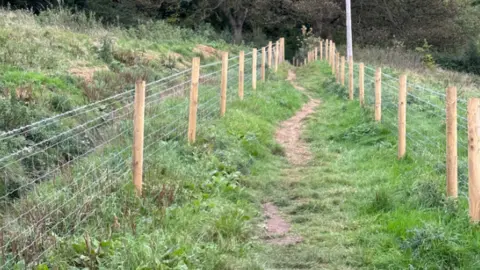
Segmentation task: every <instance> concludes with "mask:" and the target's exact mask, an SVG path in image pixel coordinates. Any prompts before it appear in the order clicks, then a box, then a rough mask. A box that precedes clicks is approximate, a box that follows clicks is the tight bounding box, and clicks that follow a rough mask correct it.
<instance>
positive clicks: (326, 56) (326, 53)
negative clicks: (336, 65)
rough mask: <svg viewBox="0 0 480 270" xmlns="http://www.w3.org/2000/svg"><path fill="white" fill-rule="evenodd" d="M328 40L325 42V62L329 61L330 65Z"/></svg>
mask: <svg viewBox="0 0 480 270" xmlns="http://www.w3.org/2000/svg"><path fill="white" fill-rule="evenodd" d="M328 42H329V41H328V39H327V40H325V60H326V61H327V63H329V64H330V59H329V58H328V57H329V51H328V45H329V44H328Z"/></svg>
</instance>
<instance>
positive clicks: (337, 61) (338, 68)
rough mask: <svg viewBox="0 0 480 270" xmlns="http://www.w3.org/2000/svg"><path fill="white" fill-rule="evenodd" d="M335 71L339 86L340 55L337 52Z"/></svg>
mask: <svg viewBox="0 0 480 270" xmlns="http://www.w3.org/2000/svg"><path fill="white" fill-rule="evenodd" d="M335 69H337V71H336V72H337V83H338V84H339V83H340V79H341V78H340V77H341V76H340V53H338V52H337V56H336V59H335Z"/></svg>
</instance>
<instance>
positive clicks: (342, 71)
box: [340, 56, 345, 86]
mask: <svg viewBox="0 0 480 270" xmlns="http://www.w3.org/2000/svg"><path fill="white" fill-rule="evenodd" d="M340 69H341V70H340V73H341V78H340V80H341V81H342V86H345V56H342V64H341V67H340Z"/></svg>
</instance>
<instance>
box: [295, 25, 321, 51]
mask: <svg viewBox="0 0 480 270" xmlns="http://www.w3.org/2000/svg"><path fill="white" fill-rule="evenodd" d="M301 33H302V34H301V35H299V36H298V37H297V47H298V48H299V49H298V51H297V53H296V55H295V57H296V58H299V59H304V58H306V57H307V54H308V52H309V51H311V50H312V49H313V48H315V46H317V45H318V44H319V42H320V40H321V38H319V37H315V36H314V35H313V28H312V27H310V28H307V27H306V26H305V25H302V28H301Z"/></svg>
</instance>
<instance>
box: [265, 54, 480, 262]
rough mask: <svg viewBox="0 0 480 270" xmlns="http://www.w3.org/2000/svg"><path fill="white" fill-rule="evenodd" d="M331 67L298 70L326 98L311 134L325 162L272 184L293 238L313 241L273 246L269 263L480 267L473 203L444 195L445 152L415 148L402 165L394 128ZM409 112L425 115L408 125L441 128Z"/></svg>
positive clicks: (289, 171)
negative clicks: (352, 98) (351, 93)
mask: <svg viewBox="0 0 480 270" xmlns="http://www.w3.org/2000/svg"><path fill="white" fill-rule="evenodd" d="M329 70H330V69H329V68H328V67H327V65H326V64H324V63H315V64H311V65H308V66H306V67H302V68H300V69H298V70H297V80H298V81H299V83H300V84H301V85H302V86H304V87H306V88H307V89H308V90H309V91H310V92H312V93H314V95H315V96H317V97H320V98H321V99H322V105H321V107H320V109H319V110H318V112H317V113H316V114H315V115H314V116H313V117H311V119H310V120H309V122H308V127H307V132H306V133H305V134H304V138H305V139H306V140H307V141H308V142H310V144H311V147H312V150H313V152H314V153H315V157H316V158H315V160H314V161H313V162H312V164H310V165H311V166H308V167H306V168H289V167H288V166H284V170H283V171H280V172H277V173H274V174H273V175H271V176H270V177H269V178H268V181H269V182H267V183H266V184H265V186H264V188H265V191H264V193H263V194H265V196H266V200H271V201H274V202H275V203H276V204H277V206H279V207H280V209H281V210H282V212H283V213H286V214H288V215H287V217H288V219H289V220H290V221H291V222H292V223H293V231H294V232H295V233H297V234H300V235H301V236H302V237H304V242H303V243H301V244H299V245H296V246H287V247H271V246H266V247H265V255H264V259H265V260H266V261H267V262H268V264H269V266H270V267H271V268H274V269H406V268H409V269H476V268H478V265H479V263H480V260H479V259H478V255H477V250H478V243H479V242H478V238H479V236H480V231H479V228H478V226H476V225H472V224H471V223H470V222H469V218H468V201H467V198H466V197H464V196H460V197H459V199H458V201H452V200H449V199H447V198H445V196H444V194H445V184H444V183H445V176H444V170H442V169H439V166H438V165H437V164H436V163H432V162H438V163H441V162H443V161H442V160H443V156H442V153H441V152H437V153H436V152H434V151H433V150H432V151H426V150H425V149H422V148H420V147H413V148H409V151H408V156H407V157H406V158H405V159H403V160H398V159H397V153H396V137H395V132H394V131H393V130H392V129H391V126H390V125H388V124H387V123H383V124H377V123H374V122H373V113H372V110H371V109H363V108H360V106H359V105H358V103H357V102H349V101H347V100H346V99H345V93H346V91H345V89H344V88H342V87H340V86H338V85H336V84H334V83H333V82H332V80H331V79H329V77H330V76H331V74H330V72H329ZM368 90H369V91H370V90H371V89H368ZM409 113H410V115H415V114H418V115H420V116H419V117H418V118H416V117H415V118H409V119H410V121H409V125H426V128H427V130H428V129H430V130H432V129H435V128H437V127H438V126H441V123H440V121H433V120H435V119H433V120H432V119H430V120H429V121H428V122H426V121H425V119H422V117H423V116H424V115H422V114H423V113H424V110H421V108H420V107H413V108H412V109H410V110H409ZM385 117H388V116H385ZM386 119H389V120H391V119H390V118H386ZM427 134H433V133H432V131H430V133H427ZM409 143H411V141H410V140H409ZM463 188H464V187H463Z"/></svg>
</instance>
